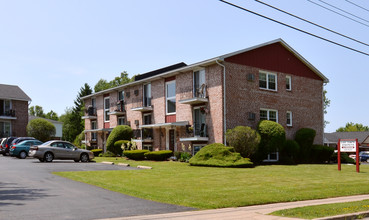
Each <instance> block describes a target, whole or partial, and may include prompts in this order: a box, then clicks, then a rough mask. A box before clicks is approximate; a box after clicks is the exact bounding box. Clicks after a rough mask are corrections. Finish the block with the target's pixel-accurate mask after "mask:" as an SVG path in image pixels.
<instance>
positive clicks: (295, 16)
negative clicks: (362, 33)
mask: <svg viewBox="0 0 369 220" xmlns="http://www.w3.org/2000/svg"><path fill="white" fill-rule="evenodd" d="M255 1H256V2H258V3H260V4H263V5H265V6H268V7H270V8H273V9H275V10H277V11H280V12H282V13H285V14H287V15H290V16H292V17H294V18H297V19H299V20H302V21H304V22H307V23H309V24H312V25H314V26H317V27H319V28H322V29H324V30H326V31H329V32H332V33H334V34H337V35H339V36H341V37H345V38H347V39H350V40H352V41H355V42H357V43H360V44H363V45H365V46H369V44H367V43H364V42H362V41H359V40H356V39H354V38H352V37H349V36H346V35H344V34H341V33H339V32H336V31H333V30H331V29H329V28H326V27H323V26H321V25H319V24H316V23H314V22H311V21H309V20H306V19H304V18H301V17H299V16H297V15H294V14H291V13H289V12H287V11H284V10H282V9H280V8H277V7H274V6H272V5H270V4H267V3H265V2H262V1H260V0H255Z"/></svg>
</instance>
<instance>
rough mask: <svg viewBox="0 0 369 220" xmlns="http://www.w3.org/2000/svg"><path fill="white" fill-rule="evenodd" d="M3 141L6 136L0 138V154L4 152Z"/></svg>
mask: <svg viewBox="0 0 369 220" xmlns="http://www.w3.org/2000/svg"><path fill="white" fill-rule="evenodd" d="M5 141H6V138H1V139H0V154H3V153H5Z"/></svg>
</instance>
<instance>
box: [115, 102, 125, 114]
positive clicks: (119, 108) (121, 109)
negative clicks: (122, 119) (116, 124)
mask: <svg viewBox="0 0 369 220" xmlns="http://www.w3.org/2000/svg"><path fill="white" fill-rule="evenodd" d="M116 111H117V112H125V111H126V109H125V108H124V101H123V100H120V101H118V102H117V108H116Z"/></svg>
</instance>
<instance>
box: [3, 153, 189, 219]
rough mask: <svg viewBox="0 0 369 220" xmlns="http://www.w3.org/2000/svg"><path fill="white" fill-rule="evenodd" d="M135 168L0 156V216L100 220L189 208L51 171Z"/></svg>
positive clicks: (179, 210) (7, 217)
mask: <svg viewBox="0 0 369 220" xmlns="http://www.w3.org/2000/svg"><path fill="white" fill-rule="evenodd" d="M128 169H135V168H130V167H121V166H113V165H106V164H100V163H75V162H73V161H58V160H55V161H53V162H52V163H40V162H39V161H38V160H35V159H25V160H20V159H17V158H11V157H4V156H0V219H7V220H12V219H17V220H18V219H28V220H39V219H41V220H42V219H53V220H57V219H73V220H74V219H101V218H113V217H128V216H137V215H147V214H160V213H170V212H181V211H189V210H193V209H191V208H187V207H180V206H175V205H168V204H163V203H158V202H152V201H148V200H143V199H138V198H135V197H131V196H127V195H124V194H120V193H116V192H112V191H108V190H105V189H102V188H99V187H95V186H91V185H88V184H84V183H80V182H75V181H72V180H69V179H65V178H62V177H59V176H56V175H53V174H51V172H55V171H89V170H128Z"/></svg>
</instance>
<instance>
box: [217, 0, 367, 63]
mask: <svg viewBox="0 0 369 220" xmlns="http://www.w3.org/2000/svg"><path fill="white" fill-rule="evenodd" d="M219 1H221V2H223V3H226V4H228V5H231V6H233V7H236V8H238V9H241V10H243V11H247V12H249V13H251V14H254V15H257V16H259V17H262V18H265V19H267V20H270V21H273V22H275V23H278V24H281V25H283V26H286V27H289V28H291V29H294V30H296V31H300V32H302V33H304V34H307V35H310V36H313V37H316V38H319V39H321V40H324V41H327V42H329V43H331V44H335V45H337V46H340V47H343V48H346V49H349V50H352V51H355V52H357V53H361V54H364V55H366V56H369V54H368V53H365V52H363V51H360V50H357V49H354V48H352V47H348V46H345V45H343V44H340V43H337V42H334V41H332V40H329V39H326V38H323V37H320V36H318V35H315V34H312V33H310V32H307V31H304V30H301V29H299V28H296V27H293V26H291V25H288V24H285V23H283V22H280V21H277V20H275V19H272V18H269V17H267V16H265V15H261V14H259V13H256V12H254V11H251V10H248V9H246V8H243V7H241V6H238V5H235V4H233V3H230V2H227V1H224V0H219Z"/></svg>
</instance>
